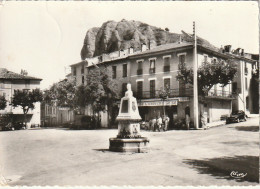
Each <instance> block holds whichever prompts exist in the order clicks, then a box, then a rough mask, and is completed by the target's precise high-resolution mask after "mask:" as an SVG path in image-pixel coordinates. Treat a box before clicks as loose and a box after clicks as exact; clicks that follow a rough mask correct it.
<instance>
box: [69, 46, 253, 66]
mask: <svg viewBox="0 0 260 189" xmlns="http://www.w3.org/2000/svg"><path fill="white" fill-rule="evenodd" d="M193 45H194V44H193V42H181V43H168V44H164V45H160V46H156V47H154V48H153V49H148V50H145V51H143V52H141V51H137V52H134V53H133V54H127V55H125V56H121V57H115V58H111V59H108V60H105V61H102V62H96V63H94V62H89V64H88V67H92V66H94V64H96V65H99V64H104V63H108V62H113V61H116V60H122V59H127V58H129V59H131V58H137V57H140V56H146V55H149V54H154V53H160V52H165V51H167V50H173V49H179V48H190V47H193ZM197 46H198V47H200V48H201V49H203V50H204V51H205V50H206V51H210V52H211V53H213V54H215V55H217V56H220V57H223V58H238V59H242V60H246V61H250V62H252V61H253V60H252V59H249V58H246V57H243V56H240V55H234V54H229V53H222V52H220V49H218V48H216V47H213V46H209V45H208V44H206V43H200V44H197ZM85 61H87V62H88V60H85ZM83 62H84V61H81V62H79V63H76V64H73V65H71V66H75V65H78V64H82V63H83Z"/></svg>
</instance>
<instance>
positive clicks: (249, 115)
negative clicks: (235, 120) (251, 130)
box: [247, 114, 259, 118]
mask: <svg viewBox="0 0 260 189" xmlns="http://www.w3.org/2000/svg"><path fill="white" fill-rule="evenodd" d="M247 116H248V117H249V118H251V117H259V114H247Z"/></svg>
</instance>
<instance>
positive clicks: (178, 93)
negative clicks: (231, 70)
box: [134, 88, 234, 100]
mask: <svg viewBox="0 0 260 189" xmlns="http://www.w3.org/2000/svg"><path fill="white" fill-rule="evenodd" d="M160 93H161V91H160V90H155V91H141V92H140V91H138V92H134V96H135V97H136V98H137V99H139V100H140V99H150V98H161V97H160ZM192 96H193V88H184V89H171V90H170V92H169V95H168V98H175V97H192ZM206 98H218V99H231V98H234V95H232V93H231V92H230V91H223V90H210V91H209V93H208V95H207V96H206Z"/></svg>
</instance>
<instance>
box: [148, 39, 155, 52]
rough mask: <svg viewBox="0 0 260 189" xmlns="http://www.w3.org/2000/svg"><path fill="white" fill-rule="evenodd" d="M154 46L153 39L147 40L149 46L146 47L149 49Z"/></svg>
mask: <svg viewBox="0 0 260 189" xmlns="http://www.w3.org/2000/svg"><path fill="white" fill-rule="evenodd" d="M154 47H156V42H155V40H153V39H152V40H149V47H148V49H149V50H151V49H153V48H154Z"/></svg>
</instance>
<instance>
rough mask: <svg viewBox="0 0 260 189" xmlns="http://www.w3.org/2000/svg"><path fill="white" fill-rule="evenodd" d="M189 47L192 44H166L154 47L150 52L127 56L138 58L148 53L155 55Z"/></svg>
mask: <svg viewBox="0 0 260 189" xmlns="http://www.w3.org/2000/svg"><path fill="white" fill-rule="evenodd" d="M190 46H193V43H190V42H181V43H168V44H164V45H159V46H156V47H154V48H153V49H150V50H146V51H143V52H138V53H134V54H131V55H129V57H135V56H140V55H145V54H150V53H155V52H160V51H165V50H171V49H176V48H182V47H190Z"/></svg>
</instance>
